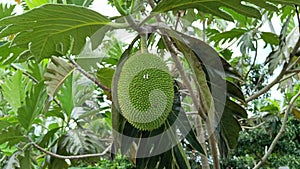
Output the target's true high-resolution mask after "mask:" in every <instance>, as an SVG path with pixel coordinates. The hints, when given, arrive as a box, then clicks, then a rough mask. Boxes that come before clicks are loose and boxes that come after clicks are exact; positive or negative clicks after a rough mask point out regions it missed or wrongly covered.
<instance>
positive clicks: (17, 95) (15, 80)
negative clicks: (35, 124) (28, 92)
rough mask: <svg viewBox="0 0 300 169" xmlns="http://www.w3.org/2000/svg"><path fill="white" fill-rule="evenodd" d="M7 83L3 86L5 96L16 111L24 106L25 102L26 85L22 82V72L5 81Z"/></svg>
mask: <svg viewBox="0 0 300 169" xmlns="http://www.w3.org/2000/svg"><path fill="white" fill-rule="evenodd" d="M4 81H5V83H3V84H2V85H1V88H2V90H3V96H4V98H5V99H6V100H7V102H8V103H9V104H10V105H11V107H12V109H13V110H14V111H16V110H17V109H18V108H20V107H21V106H22V102H23V101H24V100H25V91H24V88H25V84H24V82H23V81H22V72H21V71H17V72H16V73H15V74H14V75H13V76H11V77H7V78H5V79H4Z"/></svg>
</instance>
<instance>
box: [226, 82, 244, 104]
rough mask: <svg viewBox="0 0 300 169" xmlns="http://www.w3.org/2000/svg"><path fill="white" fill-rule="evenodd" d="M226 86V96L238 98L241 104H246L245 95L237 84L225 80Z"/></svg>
mask: <svg viewBox="0 0 300 169" xmlns="http://www.w3.org/2000/svg"><path fill="white" fill-rule="evenodd" d="M226 88H227V95H228V96H230V97H233V98H235V99H237V100H239V101H240V102H242V103H243V104H246V101H245V96H244V94H243V92H242V90H241V88H240V87H239V86H238V85H236V84H234V83H232V82H229V81H226Z"/></svg>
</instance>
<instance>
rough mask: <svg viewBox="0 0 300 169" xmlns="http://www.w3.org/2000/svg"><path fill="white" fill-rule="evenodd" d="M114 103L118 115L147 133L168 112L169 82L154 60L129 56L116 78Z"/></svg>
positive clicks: (166, 72)
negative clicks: (117, 109)
mask: <svg viewBox="0 0 300 169" xmlns="http://www.w3.org/2000/svg"><path fill="white" fill-rule="evenodd" d="M117 99H118V105H119V108H120V111H121V113H122V115H123V116H124V117H125V118H126V119H127V121H128V122H129V123H130V124H132V125H133V126H134V127H136V128H138V129H140V130H148V131H151V130H153V129H156V128H158V127H160V126H161V125H162V124H163V123H164V122H165V120H166V119H167V117H168V115H169V113H170V112H171V110H172V105H173V99H174V88H173V78H172V76H171V75H170V73H169V70H168V67H167V65H166V64H165V62H164V61H163V60H162V59H161V58H160V57H158V56H156V55H153V54H149V53H146V54H145V53H139V54H135V55H133V56H130V57H129V58H128V59H127V60H126V62H125V63H124V65H123V67H122V68H121V72H120V74H119V79H118V82H117Z"/></svg>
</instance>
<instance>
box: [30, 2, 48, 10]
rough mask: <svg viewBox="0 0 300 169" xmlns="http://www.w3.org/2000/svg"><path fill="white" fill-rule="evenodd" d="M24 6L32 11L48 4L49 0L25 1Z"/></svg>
mask: <svg viewBox="0 0 300 169" xmlns="http://www.w3.org/2000/svg"><path fill="white" fill-rule="evenodd" d="M25 2H26V5H27V6H28V7H29V8H30V9H32V8H35V7H38V6H41V5H44V4H47V3H49V2H50V0H25Z"/></svg>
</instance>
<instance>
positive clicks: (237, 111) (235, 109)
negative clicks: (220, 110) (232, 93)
mask: <svg viewBox="0 0 300 169" xmlns="http://www.w3.org/2000/svg"><path fill="white" fill-rule="evenodd" d="M224 111H230V112H231V113H232V114H233V115H235V116H238V117H241V118H247V117H248V115H247V112H246V110H245V109H244V108H242V107H241V106H240V105H238V104H237V103H236V102H234V101H232V100H230V99H229V98H227V99H226V103H225V110H224Z"/></svg>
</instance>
